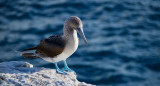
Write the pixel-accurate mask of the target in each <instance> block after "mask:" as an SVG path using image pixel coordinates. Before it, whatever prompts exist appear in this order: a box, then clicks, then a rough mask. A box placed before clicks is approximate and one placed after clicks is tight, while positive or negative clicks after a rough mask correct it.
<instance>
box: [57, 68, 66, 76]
mask: <svg viewBox="0 0 160 86" xmlns="http://www.w3.org/2000/svg"><path fill="white" fill-rule="evenodd" d="M56 72H57V73H59V74H65V75H66V74H67V72H65V71H63V70H60V69H56Z"/></svg>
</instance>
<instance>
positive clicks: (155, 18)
mask: <svg viewBox="0 0 160 86" xmlns="http://www.w3.org/2000/svg"><path fill="white" fill-rule="evenodd" d="M69 16H78V17H80V18H81V20H82V22H83V25H84V26H83V27H84V32H85V35H86V38H87V40H88V43H89V45H88V46H86V45H85V44H84V42H83V40H82V39H81V38H80V44H79V48H78V50H77V51H76V52H75V53H74V54H73V55H72V56H71V57H70V58H68V59H67V63H68V65H69V67H70V68H71V69H73V70H74V71H75V72H76V73H77V75H78V80H79V81H83V82H87V83H91V84H95V85H103V86H160V0H70V1H69V0H0V62H4V61H27V62H30V63H32V64H33V65H35V66H36V67H46V68H54V64H52V63H49V62H46V61H44V60H42V59H34V60H28V59H24V57H22V56H20V54H19V53H18V52H16V51H17V50H22V49H25V48H28V47H33V46H35V45H38V44H39V41H40V40H41V39H43V38H46V37H49V36H51V35H55V34H63V30H62V29H63V23H64V21H65V19H66V18H68V17H69ZM59 65H60V67H62V66H63V64H62V63H61V62H60V63H59Z"/></svg>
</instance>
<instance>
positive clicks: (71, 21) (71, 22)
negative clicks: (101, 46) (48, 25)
mask: <svg viewBox="0 0 160 86" xmlns="http://www.w3.org/2000/svg"><path fill="white" fill-rule="evenodd" d="M64 27H66V28H67V29H69V30H71V31H72V30H76V31H77V32H78V33H79V35H80V36H81V38H82V39H83V41H84V42H85V44H86V45H88V43H87V40H86V37H85V35H84V32H83V24H82V21H81V19H80V18H78V17H76V16H71V17H69V18H68V19H67V20H66V21H65V24H64Z"/></svg>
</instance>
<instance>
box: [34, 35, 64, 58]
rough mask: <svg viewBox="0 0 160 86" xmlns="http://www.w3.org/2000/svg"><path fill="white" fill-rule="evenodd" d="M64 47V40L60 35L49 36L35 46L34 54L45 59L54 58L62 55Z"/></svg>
mask: <svg viewBox="0 0 160 86" xmlns="http://www.w3.org/2000/svg"><path fill="white" fill-rule="evenodd" d="M64 47H65V40H64V38H63V37H62V36H61V35H55V36H51V37H49V38H47V39H44V40H41V42H40V45H38V46H37V50H36V53H40V54H41V55H43V56H46V57H54V56H57V55H58V54H60V53H62V52H63V50H64Z"/></svg>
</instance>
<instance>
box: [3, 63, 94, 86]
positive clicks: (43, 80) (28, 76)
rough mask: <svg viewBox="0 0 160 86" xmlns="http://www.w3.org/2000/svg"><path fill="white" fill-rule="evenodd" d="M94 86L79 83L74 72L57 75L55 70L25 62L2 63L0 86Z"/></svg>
mask: <svg viewBox="0 0 160 86" xmlns="http://www.w3.org/2000/svg"><path fill="white" fill-rule="evenodd" d="M12 85H13V86H93V85H91V84H86V83H84V82H79V81H78V80H77V77H76V75H75V74H74V73H73V72H68V74H67V75H63V74H57V73H56V70H55V69H48V68H37V67H33V65H32V64H30V63H28V62H23V61H11V62H2V63H0V86H12Z"/></svg>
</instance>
